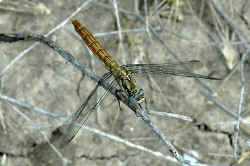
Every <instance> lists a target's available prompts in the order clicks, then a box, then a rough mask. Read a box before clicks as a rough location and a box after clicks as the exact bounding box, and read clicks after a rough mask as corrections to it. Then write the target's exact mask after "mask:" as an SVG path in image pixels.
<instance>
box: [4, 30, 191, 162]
mask: <svg viewBox="0 0 250 166" xmlns="http://www.w3.org/2000/svg"><path fill="white" fill-rule="evenodd" d="M22 40H24V41H29V40H33V41H39V42H42V43H44V44H46V45H47V46H49V47H50V48H52V49H53V50H55V51H56V52H58V53H59V54H60V55H61V56H62V57H63V58H64V59H66V60H67V61H68V62H70V63H71V64H72V65H73V66H74V67H76V69H78V70H79V71H81V72H83V73H84V74H86V75H87V76H88V77H90V78H91V79H92V80H94V81H96V82H98V84H99V85H100V86H102V87H103V88H104V89H105V90H108V91H109V92H110V93H111V94H112V95H113V96H116V97H117V96H118V98H119V99H120V101H122V102H123V103H124V104H125V105H127V106H128V107H129V108H130V109H131V110H132V111H134V112H135V113H136V115H139V116H140V117H141V119H142V120H143V121H144V122H145V123H146V124H147V125H148V126H149V127H150V128H151V129H152V130H153V132H154V134H155V135H157V136H158V137H159V138H160V140H161V141H162V142H163V143H164V144H166V145H167V147H168V149H169V151H170V152H171V153H172V154H173V156H174V157H175V158H176V159H177V160H178V161H179V162H180V164H182V165H184V164H189V161H186V160H184V159H183V157H182V156H181V155H180V154H179V152H178V151H177V150H176V148H175V147H174V146H173V145H172V143H171V142H170V141H169V140H168V139H167V138H166V136H165V135H164V134H163V133H162V132H161V131H160V129H159V128H158V127H157V126H156V125H155V124H154V123H153V122H152V121H151V120H150V118H149V116H148V115H147V114H146V112H145V111H144V110H141V109H140V108H139V106H138V105H137V104H136V103H131V102H130V101H129V99H128V97H127V96H126V95H124V94H123V93H116V92H117V89H116V88H110V84H108V83H107V82H106V81H100V80H101V78H100V77H98V76H96V75H95V74H94V73H93V72H92V71H91V70H90V69H89V68H87V67H86V66H84V65H80V64H79V63H78V62H77V60H76V59H75V58H74V57H73V56H72V55H71V54H70V53H69V52H68V51H66V50H64V49H63V48H62V47H60V46H57V45H56V43H55V42H53V41H51V40H49V39H48V38H46V37H44V36H43V35H37V34H0V41H4V42H10V43H11V42H17V41H22Z"/></svg>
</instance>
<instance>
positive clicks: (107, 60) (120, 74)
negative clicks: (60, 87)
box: [61, 19, 219, 146]
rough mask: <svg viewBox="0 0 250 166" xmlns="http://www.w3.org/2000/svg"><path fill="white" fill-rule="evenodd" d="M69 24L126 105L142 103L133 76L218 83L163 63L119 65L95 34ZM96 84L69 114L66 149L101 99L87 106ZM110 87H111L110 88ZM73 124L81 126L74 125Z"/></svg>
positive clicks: (141, 97) (75, 23) (191, 63)
mask: <svg viewBox="0 0 250 166" xmlns="http://www.w3.org/2000/svg"><path fill="white" fill-rule="evenodd" d="M72 24H73V26H74V28H75V31H76V32H77V33H78V34H79V35H80V37H81V38H82V39H83V40H84V41H85V43H86V45H87V46H88V48H89V49H90V50H91V51H92V52H93V54H94V55H96V56H97V57H98V58H99V59H100V60H101V61H102V62H103V63H104V65H105V67H106V68H107V70H108V71H109V72H108V73H106V74H104V76H103V77H102V80H103V81H108V80H110V79H111V78H112V77H113V80H112V81H111V84H110V85H111V86H112V85H114V83H116V85H117V86H118V87H119V89H120V91H122V92H124V93H125V94H126V95H127V97H128V99H129V102H132V103H136V104H138V105H139V106H140V107H141V108H142V106H141V104H142V103H143V102H144V100H145V97H144V90H143V89H141V88H140V89H139V88H138V87H137V85H136V76H147V75H153V76H155V75H163V76H169V75H174V76H184V77H194V78H202V79H210V80H219V78H215V77H212V76H206V75H200V74H196V73H193V72H189V71H187V70H185V69H183V68H181V66H182V64H179V63H163V64H127V65H119V63H118V62H117V61H116V60H115V59H114V58H113V57H112V56H111V55H110V54H109V52H108V51H107V50H106V49H105V48H104V47H103V46H102V45H101V43H100V42H99V41H98V40H97V39H96V38H95V37H94V35H93V34H92V33H91V32H90V31H89V30H88V29H87V28H86V27H85V26H83V25H82V24H81V23H80V22H79V21H78V20H77V19H73V20H72ZM184 63H185V64H187V65H195V64H200V61H197V60H192V61H186V62H184ZM97 88H98V85H96V87H95V88H94V89H93V90H92V92H91V94H90V95H89V96H88V97H87V99H86V100H85V102H84V103H82V105H81V106H80V107H79V108H78V109H77V111H76V112H75V113H73V114H72V117H71V120H70V124H69V125H68V127H67V129H66V131H65V132H64V134H63V136H62V138H61V140H62V143H61V145H62V146H65V145H66V144H68V143H69V142H71V140H72V139H73V138H74V137H75V136H76V134H77V133H78V131H79V130H80V128H81V127H82V126H83V125H84V124H85V122H86V121H87V119H88V117H89V115H90V114H91V112H93V110H94V108H95V107H96V106H97V105H98V104H99V103H100V101H101V100H102V99H103V97H104V95H103V97H102V98H100V99H99V100H98V101H97V102H96V104H94V105H93V106H91V107H89V106H88V102H89V100H90V99H91V98H92V97H93V95H94V94H95V92H96V90H97ZM110 88H112V87H110ZM75 123H77V124H80V125H75Z"/></svg>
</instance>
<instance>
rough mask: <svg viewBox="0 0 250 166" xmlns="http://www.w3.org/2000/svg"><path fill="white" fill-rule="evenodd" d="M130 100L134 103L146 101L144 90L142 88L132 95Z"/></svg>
mask: <svg viewBox="0 0 250 166" xmlns="http://www.w3.org/2000/svg"><path fill="white" fill-rule="evenodd" d="M129 101H130V102H132V103H142V102H143V101H144V90H143V89H140V90H139V91H138V92H137V93H135V94H134V95H133V96H130V97H129Z"/></svg>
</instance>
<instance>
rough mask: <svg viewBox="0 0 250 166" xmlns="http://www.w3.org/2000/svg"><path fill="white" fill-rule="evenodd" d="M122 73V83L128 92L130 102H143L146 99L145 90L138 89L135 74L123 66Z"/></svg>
mask: <svg viewBox="0 0 250 166" xmlns="http://www.w3.org/2000/svg"><path fill="white" fill-rule="evenodd" d="M121 70H122V71H121V72H120V73H121V75H120V79H119V80H120V83H119V84H120V85H121V87H122V88H123V89H124V90H125V91H126V92H127V95H128V97H129V100H130V102H132V103H141V102H142V101H143V100H144V90H143V89H140V90H138V89H137V87H136V80H135V74H134V73H133V72H132V71H130V70H127V69H126V68H121Z"/></svg>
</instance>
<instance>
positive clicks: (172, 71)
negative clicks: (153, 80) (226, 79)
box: [123, 60, 219, 80]
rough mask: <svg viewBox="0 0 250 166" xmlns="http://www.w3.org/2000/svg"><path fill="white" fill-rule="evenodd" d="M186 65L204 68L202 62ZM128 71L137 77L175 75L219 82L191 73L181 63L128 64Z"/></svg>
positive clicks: (185, 63) (188, 62)
mask: <svg viewBox="0 0 250 166" xmlns="http://www.w3.org/2000/svg"><path fill="white" fill-rule="evenodd" d="M184 65H187V66H189V67H190V68H191V69H194V68H199V67H201V66H202V63H201V62H200V61H196V60H192V61H186V62H184ZM123 67H126V68H127V69H128V70H131V71H133V72H134V73H135V74H136V75H137V76H145V75H157V76H158V75H163V76H167V75H174V76H184V77H196V78H204V79H212V80H218V79H219V78H215V77H211V76H206V75H201V74H196V73H193V72H189V71H187V70H185V69H184V68H183V64H180V63H163V64H128V65H124V66H123Z"/></svg>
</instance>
